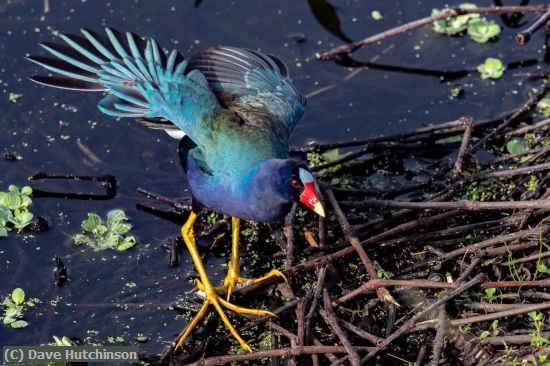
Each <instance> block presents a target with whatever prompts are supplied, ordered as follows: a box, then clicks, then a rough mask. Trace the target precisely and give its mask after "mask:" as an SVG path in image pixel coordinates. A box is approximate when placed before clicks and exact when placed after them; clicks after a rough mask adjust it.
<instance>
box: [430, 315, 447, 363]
mask: <svg viewBox="0 0 550 366" xmlns="http://www.w3.org/2000/svg"><path fill="white" fill-rule="evenodd" d="M446 334H447V312H446V311H445V307H444V305H441V308H440V309H439V312H438V315H437V332H436V333H435V339H434V343H433V348H432V365H434V366H438V365H439V358H440V357H441V351H442V350H443V345H444V344H445V335H446Z"/></svg>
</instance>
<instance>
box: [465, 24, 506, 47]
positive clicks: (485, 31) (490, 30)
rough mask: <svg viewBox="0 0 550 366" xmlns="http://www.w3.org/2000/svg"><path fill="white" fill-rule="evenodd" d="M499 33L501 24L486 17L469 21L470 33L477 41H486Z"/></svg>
mask: <svg viewBox="0 0 550 366" xmlns="http://www.w3.org/2000/svg"><path fill="white" fill-rule="evenodd" d="M499 34H500V26H499V25H498V24H496V23H495V22H490V21H487V20H486V19H484V18H477V19H472V20H471V21H470V22H469V23H468V35H469V36H470V38H471V39H473V40H474V41H476V42H477V43H486V42H488V41H489V40H490V39H491V38H495V37H496V36H498V35H499Z"/></svg>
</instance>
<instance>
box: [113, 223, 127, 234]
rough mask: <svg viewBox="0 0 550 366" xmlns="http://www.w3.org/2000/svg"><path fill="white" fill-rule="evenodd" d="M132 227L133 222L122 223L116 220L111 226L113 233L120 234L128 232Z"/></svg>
mask: <svg viewBox="0 0 550 366" xmlns="http://www.w3.org/2000/svg"><path fill="white" fill-rule="evenodd" d="M130 229H132V224H122V223H120V222H115V223H113V224H112V225H111V227H109V230H110V231H111V232H112V233H114V234H118V235H122V234H126V233H127V232H128V231H130Z"/></svg>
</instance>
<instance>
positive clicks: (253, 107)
mask: <svg viewBox="0 0 550 366" xmlns="http://www.w3.org/2000/svg"><path fill="white" fill-rule="evenodd" d="M189 67H190V69H192V70H198V71H200V72H201V73H202V74H203V75H204V76H205V77H206V79H207V80H208V82H209V83H210V85H211V87H212V90H213V91H214V93H215V94H216V96H217V97H218V100H219V101H220V103H222V105H223V106H225V107H227V108H228V109H231V110H233V111H234V112H236V113H237V114H238V115H239V116H240V117H241V118H242V119H243V120H244V122H245V123H247V124H252V125H257V126H264V127H268V126H269V127H271V128H275V129H279V130H281V131H280V132H283V133H286V137H287V138H288V134H289V133H290V132H291V131H292V129H293V128H294V127H295V126H296V124H297V123H298V121H299V120H300V118H301V117H302V115H303V114H304V111H305V104H306V100H305V97H304V96H303V95H302V94H301V93H300V92H299V91H298V90H297V89H296V87H295V86H294V85H293V84H292V82H291V81H290V79H289V75H288V68H287V67H286V65H285V64H284V63H283V62H282V61H281V60H280V59H278V58H277V57H275V56H272V55H266V54H263V53H261V52H258V51H253V50H248V49H242V48H233V47H215V48H210V49H207V50H204V51H202V52H200V53H198V54H197V55H195V56H193V57H192V58H191V59H190V60H189ZM266 125H267V126H266Z"/></svg>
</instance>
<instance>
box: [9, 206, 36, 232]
mask: <svg viewBox="0 0 550 366" xmlns="http://www.w3.org/2000/svg"><path fill="white" fill-rule="evenodd" d="M32 218H33V215H32V213H30V212H28V211H22V210H15V211H14V215H13V216H12V217H11V218H10V222H11V223H12V224H13V226H15V228H17V229H19V230H21V229H23V228H25V227H26V226H28V225H29V224H30V223H31V221H32Z"/></svg>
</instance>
